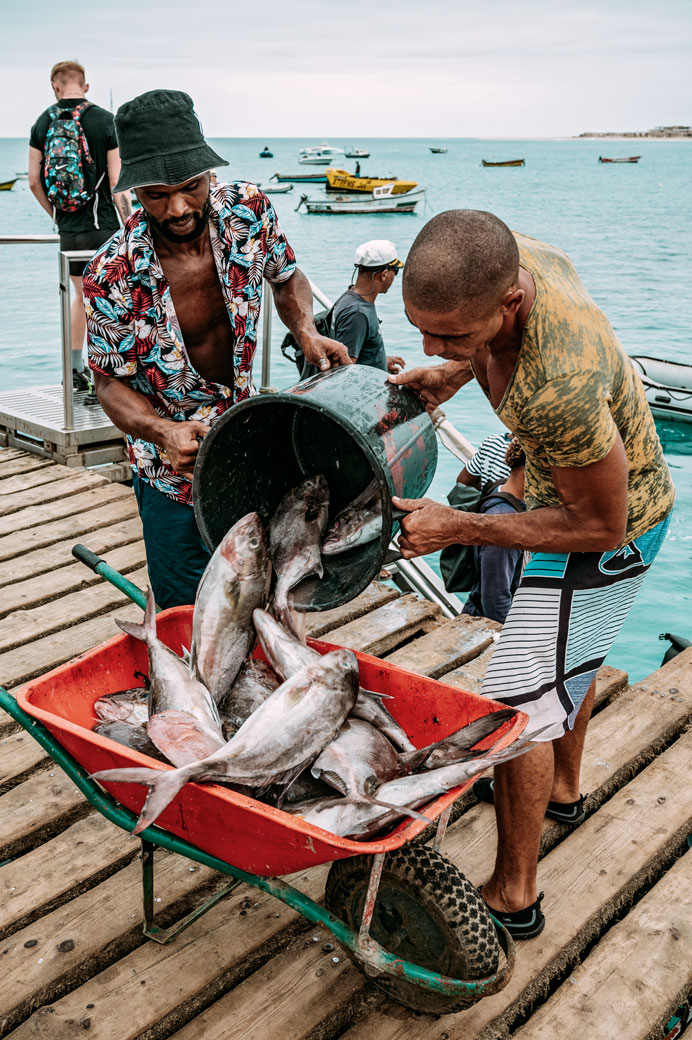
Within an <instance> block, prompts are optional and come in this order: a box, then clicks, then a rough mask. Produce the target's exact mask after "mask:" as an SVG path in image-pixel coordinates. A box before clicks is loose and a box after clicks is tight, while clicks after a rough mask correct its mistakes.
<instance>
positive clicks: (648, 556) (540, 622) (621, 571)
mask: <svg viewBox="0 0 692 1040" xmlns="http://www.w3.org/2000/svg"><path fill="white" fill-rule="evenodd" d="M670 516H671V514H670V513H669V514H668V516H667V517H666V518H665V520H662V521H661V523H660V524H657V525H656V527H652V528H651V530H650V531H646V532H645V533H644V534H643V535H641V536H640V537H639V538H635V539H634V541H631V542H629V543H628V544H627V545H625V546H624V547H623V548H622V549H614V550H613V551H612V552H605V553H540V552H539V553H533V555H532V556H531V559H530V561H529V563H528V564H527V565H526V567H525V568H524V573H523V574H522V577H521V581H520V583H519V586H518V588H517V591H516V592H515V594H514V600H513V602H512V606H511V607H510V611H509V614H508V615H507V620H506V621H505V624H504V627H503V629H502V633H501V635H500V638H499V640H498V643H497V646H496V648H495V652H494V654H493V657H492V660H491V662H490V665H489V667H488V671H487V673H486V676H485V680H484V682H483V696H484V697H491V698H492V699H493V700H497V701H501V702H502V703H503V704H508V705H509V706H510V707H512V708H519V709H520V710H521V711H525V712H526V714H527V715H529V723H528V725H527V727H526V731H525V733H524V736H525V737H531V736H532V734H533V733H534V732H537V731H539V730H540V731H541V732H540V734H539V735H537V736H536V738H535V739H536V740H539V741H545V740H555V739H556V738H558V737H561V736H563V734H564V733H565V732H566V731H567V730H568V729H572V727H573V726H574V720H575V719H576V717H577V712H578V711H579V708H580V706H581V703H582V701H583V700H584V697H585V696H586V693H587V690H588V689H589V686H590V685H591V682H592V681H593V679H594V678H595V676H596V672H597V671H598V669H599V668H600V667H601V665H602V664H603V661H604V660H605V657H606V654H607V653H608V651H609V650H610V648H611V646H612V645H613V643H614V642H615V639H616V638H617V635H618V633H619V632H620V629H621V628H622V625H623V622H624V621H625V618H626V617H627V615H628V613H629V611H630V607H631V606H632V603H633V602H634V597H635V596H636V594H637V591H638V590H639V586H640V585H641V583H642V581H643V580H644V575H645V574H646V572H647V571H648V569H649V567H650V566H651V564H652V563H653V561H654V558H655V557H656V553H657V552H658V550H659V549H660V547H661V545H662V543H663V539H664V538H665V536H666V532H667V530H668V525H669V523H670Z"/></svg>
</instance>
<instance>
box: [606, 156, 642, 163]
mask: <svg viewBox="0 0 692 1040" xmlns="http://www.w3.org/2000/svg"><path fill="white" fill-rule="evenodd" d="M640 159H641V155H622V156H619V157H616V158H615V159H607V158H606V157H605V156H604V155H599V157H598V161H599V162H609V163H623V162H629V163H636V162H639V160H640Z"/></svg>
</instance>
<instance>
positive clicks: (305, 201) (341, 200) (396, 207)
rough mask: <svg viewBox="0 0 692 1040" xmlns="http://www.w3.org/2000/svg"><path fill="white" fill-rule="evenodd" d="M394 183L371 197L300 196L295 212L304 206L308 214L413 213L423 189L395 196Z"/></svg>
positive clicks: (374, 190) (382, 187)
mask: <svg viewBox="0 0 692 1040" xmlns="http://www.w3.org/2000/svg"><path fill="white" fill-rule="evenodd" d="M393 188H394V183H393V182H391V183H389V184H383V185H381V186H380V187H378V188H374V189H373V192H372V195H369V196H368V195H365V194H362V195H360V196H354V195H325V196H324V197H323V198H320V199H311V198H308V196H307V195H301V197H300V202H299V203H298V205H297V206H296V211H297V210H299V209H300V207H301V206H305V209H306V210H307V212H308V213H413V212H414V210H415V208H416V206H417V205H418V203H419V202H420V201H421V200H422V198H423V196H424V195H425V188H416V189H415V190H413V191H406V192H402V193H401V194H398V195H395V194H394V192H393V190H392V189H393Z"/></svg>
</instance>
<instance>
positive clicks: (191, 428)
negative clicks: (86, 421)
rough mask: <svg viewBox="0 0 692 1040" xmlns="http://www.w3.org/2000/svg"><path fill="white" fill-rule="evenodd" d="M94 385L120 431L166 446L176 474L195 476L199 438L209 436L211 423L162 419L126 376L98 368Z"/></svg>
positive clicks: (109, 416) (103, 405) (108, 413)
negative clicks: (124, 377) (118, 375)
mask: <svg viewBox="0 0 692 1040" xmlns="http://www.w3.org/2000/svg"><path fill="white" fill-rule="evenodd" d="M94 387H95V389H96V394H97V396H98V399H99V404H100V405H101V407H102V408H103V410H104V412H105V413H106V415H107V416H108V418H109V419H110V420H111V422H112V423H113V424H114V425H115V426H117V427H118V429H119V430H122V431H123V433H129V434H130V436H132V437H140V438H141V439H142V440H145V441H151V442H152V443H153V444H156V445H158V446H159V447H160V448H163V449H164V451H165V452H166V454H167V455H168V458H169V460H170V463H171V466H172V467H173V469H174V470H175V471H176V472H177V473H181V474H182V475H183V476H185V477H191V476H192V471H193V469H194V466H195V459H196V457H197V452H198V450H199V441H198V438H200V437H205V436H206V435H207V433H208V432H209V427H208V426H205V424H204V423H201V422H197V421H196V420H195V419H190V420H188V422H173V421H172V420H170V419H162V418H161V416H160V415H158V414H157V413H156V411H155V410H154V407H153V405H152V404H151V402H150V401H148V400H147V398H146V397H145V396H144V394H140V393H139V392H138V391H137V390H133V389H132V387H131V386H130V384H129V381H128V380H126V379H120V378H116V377H115V376H107V375H104V374H103V373H102V372H96V371H95V372H94Z"/></svg>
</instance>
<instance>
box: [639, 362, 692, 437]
mask: <svg viewBox="0 0 692 1040" xmlns="http://www.w3.org/2000/svg"><path fill="white" fill-rule="evenodd" d="M630 360H631V361H632V364H633V365H634V369H635V372H636V373H637V374H638V376H639V377H640V379H641V381H642V383H643V384H644V392H645V394H646V399H647V401H648V402H649V407H650V408H651V412H652V414H653V416H654V418H655V419H668V420H669V421H671V420H672V421H673V422H692V365H683V364H681V363H680V362H679V361H662V360H661V359H660V358H652V357H647V356H646V355H643V354H636V355H630Z"/></svg>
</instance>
